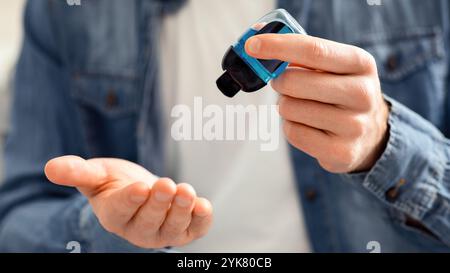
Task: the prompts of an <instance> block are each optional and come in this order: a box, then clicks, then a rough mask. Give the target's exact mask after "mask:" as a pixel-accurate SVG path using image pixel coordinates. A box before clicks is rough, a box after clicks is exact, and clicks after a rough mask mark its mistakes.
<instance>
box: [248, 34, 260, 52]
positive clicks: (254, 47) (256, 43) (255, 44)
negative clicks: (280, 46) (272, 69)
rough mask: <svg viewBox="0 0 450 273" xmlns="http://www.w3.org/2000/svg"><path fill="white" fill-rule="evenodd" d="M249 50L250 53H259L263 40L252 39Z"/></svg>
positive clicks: (249, 41) (249, 42)
mask: <svg viewBox="0 0 450 273" xmlns="http://www.w3.org/2000/svg"><path fill="white" fill-rule="evenodd" d="M247 48H248V50H249V51H250V53H254V54H255V53H258V52H259V50H260V49H261V40H260V39H259V38H256V37H253V38H251V39H250V40H248V45H247Z"/></svg>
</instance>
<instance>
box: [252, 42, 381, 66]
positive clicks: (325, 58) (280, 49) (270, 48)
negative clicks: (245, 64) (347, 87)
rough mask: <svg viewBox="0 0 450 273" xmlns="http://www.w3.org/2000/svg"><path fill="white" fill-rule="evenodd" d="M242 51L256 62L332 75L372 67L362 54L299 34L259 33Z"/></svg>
mask: <svg viewBox="0 0 450 273" xmlns="http://www.w3.org/2000/svg"><path fill="white" fill-rule="evenodd" d="M245 48H246V51H247V53H248V54H249V55H251V56H252V57H255V58H258V59H269V60H270V59H276V60H282V61H286V62H289V63H293V64H296V65H300V66H305V67H311V68H314V69H317V70H321V71H327V72H332V73H336V74H359V73H363V72H367V71H369V70H371V69H373V68H374V67H376V66H374V61H373V58H372V57H371V55H370V54H369V53H367V52H366V51H364V50H362V49H360V48H357V47H354V46H351V45H346V44H341V43H337V42H333V41H329V40H325V39H320V38H316V37H312V36H308V35H301V34H262V35H257V36H253V37H252V38H250V39H249V40H248V41H247V43H246V45H245Z"/></svg>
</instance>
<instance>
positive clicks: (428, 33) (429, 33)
mask: <svg viewBox="0 0 450 273" xmlns="http://www.w3.org/2000/svg"><path fill="white" fill-rule="evenodd" d="M353 44H355V45H356V46H359V47H361V48H364V49H365V50H367V51H368V52H369V53H371V54H372V55H373V56H374V58H375V60H376V61H377V66H378V73H379V76H380V79H381V81H385V82H389V81H399V80H402V79H404V78H405V77H408V76H409V75H410V74H413V73H414V72H415V71H417V70H419V69H421V68H423V67H425V66H426V65H427V64H428V63H430V62H433V61H436V60H439V59H443V58H444V57H445V50H444V43H443V34H442V31H441V30H440V29H438V28H416V29H410V30H402V31H396V32H395V31H394V32H390V33H371V34H368V35H366V36H365V37H362V38H361V39H359V41H358V42H356V43H353Z"/></svg>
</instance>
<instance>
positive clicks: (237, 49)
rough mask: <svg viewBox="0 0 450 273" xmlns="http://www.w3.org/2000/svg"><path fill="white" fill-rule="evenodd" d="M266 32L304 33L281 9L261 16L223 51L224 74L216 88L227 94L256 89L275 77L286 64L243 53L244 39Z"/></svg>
mask: <svg viewBox="0 0 450 273" xmlns="http://www.w3.org/2000/svg"><path fill="white" fill-rule="evenodd" d="M266 33H278V34H287V33H297V34H306V32H305V31H304V30H303V28H302V27H301V26H300V24H299V23H298V22H297V21H296V20H295V19H294V18H293V17H292V16H291V15H290V14H289V13H288V12H287V11H286V10H284V9H277V10H274V11H272V12H270V13H269V14H267V15H265V16H264V17H262V18H261V19H260V20H259V21H258V22H257V23H256V24H254V25H253V26H252V27H251V28H250V29H249V30H248V31H247V32H246V33H245V34H244V35H243V36H242V37H241V38H240V39H239V41H238V42H237V43H236V44H235V45H233V46H231V47H230V48H229V49H228V51H227V52H226V53H225V56H224V57H223V60H222V69H223V70H224V71H225V73H223V74H222V76H220V78H219V79H217V81H216V83H217V87H218V88H219V89H220V91H222V93H223V94H224V95H225V96H227V97H230V98H232V97H234V96H235V95H236V94H237V93H238V92H239V91H240V90H242V91H244V92H255V91H258V90H259V89H261V88H263V87H264V86H266V85H267V83H268V82H269V81H270V80H272V79H274V78H276V77H278V76H279V75H280V74H281V73H283V71H284V70H285V69H286V68H287V66H288V65H289V64H288V63H286V62H283V61H280V60H260V59H255V58H253V57H250V56H249V55H248V54H247V53H246V52H245V42H246V41H247V40H248V39H249V38H250V37H252V36H254V35H260V34H266Z"/></svg>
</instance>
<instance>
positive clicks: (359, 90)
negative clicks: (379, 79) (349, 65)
mask: <svg viewBox="0 0 450 273" xmlns="http://www.w3.org/2000/svg"><path fill="white" fill-rule="evenodd" d="M355 84H356V86H355V88H356V90H355V91H356V98H357V100H358V101H359V105H360V106H361V107H362V108H370V106H371V105H372V96H373V83H372V81H371V80H370V79H367V78H365V77H363V78H361V79H359V80H358V81H355Z"/></svg>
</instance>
